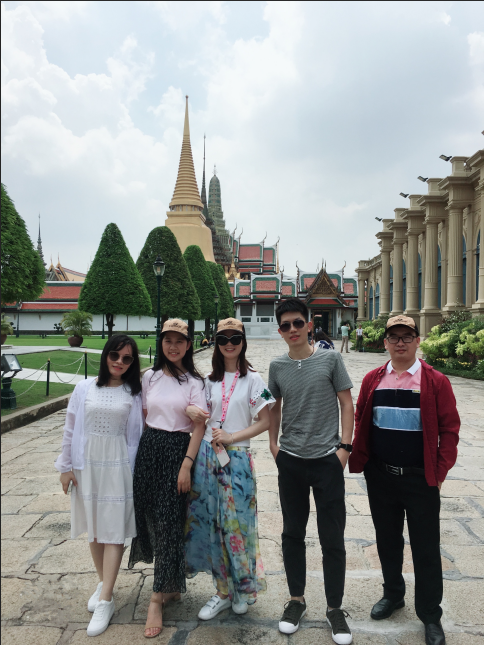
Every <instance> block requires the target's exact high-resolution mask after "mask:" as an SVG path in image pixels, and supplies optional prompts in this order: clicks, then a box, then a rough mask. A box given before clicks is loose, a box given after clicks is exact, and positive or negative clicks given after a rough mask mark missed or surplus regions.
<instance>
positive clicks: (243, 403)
mask: <svg viewBox="0 0 484 645" xmlns="http://www.w3.org/2000/svg"><path fill="white" fill-rule="evenodd" d="M234 377H235V372H225V395H226V396H228V394H229V392H230V388H231V387H232V383H233V381H234ZM205 393H206V397H207V406H208V411H209V413H210V418H209V420H208V421H207V426H206V429H205V435H204V437H203V438H204V439H205V441H212V426H215V427H218V425H219V423H220V419H221V417H222V382H221V381H218V382H217V383H213V382H212V381H210V380H209V378H208V377H207V378H205ZM275 402H276V401H275V399H274V397H273V396H272V394H271V393H270V392H269V390H268V389H267V385H266V384H265V383H264V381H263V380H262V377H261V376H260V374H259V373H258V372H252V371H251V370H250V369H249V371H248V372H247V376H244V377H240V376H239V378H238V380H237V384H236V386H235V389H234V391H233V393H232V396H231V397H230V402H229V407H228V408H227V416H226V417H225V421H224V424H223V429H224V430H225V432H229V433H230V434H233V433H234V432H238V431H239V430H244V429H245V428H248V427H249V426H250V425H252V422H253V420H254V417H255V416H256V414H257V413H258V412H259V411H260V410H262V408H264V407H265V406H266V405H269V407H270V408H272V406H273V405H274V403H275ZM232 445H233V446H245V447H247V448H248V447H249V446H250V439H246V440H245V441H238V442H237V443H234V444H232Z"/></svg>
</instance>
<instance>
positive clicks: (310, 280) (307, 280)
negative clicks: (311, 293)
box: [303, 278, 315, 290]
mask: <svg viewBox="0 0 484 645" xmlns="http://www.w3.org/2000/svg"><path fill="white" fill-rule="evenodd" d="M314 280H315V278H304V281H303V284H304V288H305V289H306V290H307V289H310V287H311V285H312V284H313V282H314Z"/></svg>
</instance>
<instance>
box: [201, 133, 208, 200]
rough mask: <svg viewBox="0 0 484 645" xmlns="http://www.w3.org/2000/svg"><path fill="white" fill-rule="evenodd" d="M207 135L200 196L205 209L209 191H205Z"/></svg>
mask: <svg viewBox="0 0 484 645" xmlns="http://www.w3.org/2000/svg"><path fill="white" fill-rule="evenodd" d="M205 139H206V137H205V135H203V174H202V193H201V195H200V199H201V200H202V204H203V206H204V208H205V206H206V205H207V191H206V189H205Z"/></svg>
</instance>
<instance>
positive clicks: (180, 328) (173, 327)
mask: <svg viewBox="0 0 484 645" xmlns="http://www.w3.org/2000/svg"><path fill="white" fill-rule="evenodd" d="M166 331H177V332H178V333H179V334H182V336H185V338H187V339H188V340H190V336H189V335H188V325H187V324H186V322H184V321H183V320H180V319H179V318H171V319H170V320H167V321H166V323H165V324H164V325H163V329H162V330H161V333H162V334H164V333H165V332H166Z"/></svg>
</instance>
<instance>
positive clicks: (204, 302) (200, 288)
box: [183, 244, 217, 335]
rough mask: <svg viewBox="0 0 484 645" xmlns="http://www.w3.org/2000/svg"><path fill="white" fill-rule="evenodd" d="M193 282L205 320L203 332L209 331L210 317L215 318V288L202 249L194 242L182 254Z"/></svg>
mask: <svg viewBox="0 0 484 645" xmlns="http://www.w3.org/2000/svg"><path fill="white" fill-rule="evenodd" d="M183 257H184V258H185V262H186V263H187V266H188V270H189V271H190V275H191V276H192V280H193V284H194V286H195V289H196V290H197V294H198V297H199V299H200V318H201V319H202V320H205V334H206V335H208V334H209V333H210V319H211V318H215V296H216V295H217V290H216V288H215V284H214V282H213V278H212V272H211V271H210V269H209V267H208V264H207V262H206V260H205V258H204V257H203V253H202V249H201V248H200V247H199V246H196V245H195V244H192V245H191V246H187V248H186V249H185V253H184V254H183Z"/></svg>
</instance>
